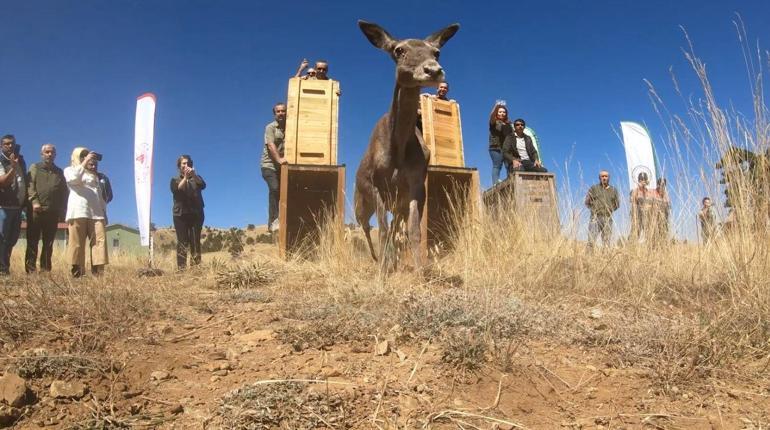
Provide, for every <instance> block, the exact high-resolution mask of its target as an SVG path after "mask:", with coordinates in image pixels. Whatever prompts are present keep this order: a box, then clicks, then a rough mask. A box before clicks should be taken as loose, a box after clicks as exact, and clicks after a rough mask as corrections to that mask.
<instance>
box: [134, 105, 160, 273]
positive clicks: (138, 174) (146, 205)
mask: <svg viewBox="0 0 770 430" xmlns="http://www.w3.org/2000/svg"><path fill="white" fill-rule="evenodd" d="M154 138H155V95H154V94H152V93H146V94H142V95H141V96H139V97H138V98H137V99H136V127H135V129H134V185H135V187H136V211H137V215H138V220H139V240H140V244H141V245H142V246H149V247H150V266H152V263H153V261H152V258H153V255H152V246H151V245H150V235H151V232H150V208H151V205H150V203H151V201H152V147H153V143H154Z"/></svg>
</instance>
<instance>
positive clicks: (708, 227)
mask: <svg viewBox="0 0 770 430" xmlns="http://www.w3.org/2000/svg"><path fill="white" fill-rule="evenodd" d="M701 204H702V205H703V206H702V207H701V209H700V211H698V222H699V224H700V234H701V237H702V238H703V243H704V244H708V243H709V242H711V241H712V240H713V239H714V236H715V235H716V230H717V219H716V215H714V208H713V206H712V205H711V199H710V198H708V197H704V198H703V200H702V201H701Z"/></svg>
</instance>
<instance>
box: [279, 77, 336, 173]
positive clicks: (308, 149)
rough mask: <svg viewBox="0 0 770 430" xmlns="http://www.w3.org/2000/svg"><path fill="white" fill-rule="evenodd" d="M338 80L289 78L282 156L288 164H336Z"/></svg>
mask: <svg viewBox="0 0 770 430" xmlns="http://www.w3.org/2000/svg"><path fill="white" fill-rule="evenodd" d="M339 88H340V87H339V82H337V81H334V80H331V79H329V80H306V79H300V78H291V79H289V91H288V95H287V97H286V139H285V142H284V157H285V158H286V160H288V162H289V164H313V165H327V166H333V165H336V164H337V134H338V130H337V128H338V115H339V109H338V106H339V96H338V95H337V94H338V92H339Z"/></svg>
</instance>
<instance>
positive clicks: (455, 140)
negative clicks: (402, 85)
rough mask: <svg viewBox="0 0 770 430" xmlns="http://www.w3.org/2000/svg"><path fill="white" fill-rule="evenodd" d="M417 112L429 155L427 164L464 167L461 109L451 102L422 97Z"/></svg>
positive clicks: (427, 96) (424, 95)
mask: <svg viewBox="0 0 770 430" xmlns="http://www.w3.org/2000/svg"><path fill="white" fill-rule="evenodd" d="M420 110H421V111H422V137H423V139H424V140H425V145H427V147H428V148H429V149H430V153H431V156H430V164H431V165H433V166H452V167H465V158H464V155H463V130H462V125H461V120H460V105H459V104H457V102H456V101H454V100H452V101H446V100H439V99H437V98H435V97H433V96H429V95H427V94H423V95H422V96H421V97H420Z"/></svg>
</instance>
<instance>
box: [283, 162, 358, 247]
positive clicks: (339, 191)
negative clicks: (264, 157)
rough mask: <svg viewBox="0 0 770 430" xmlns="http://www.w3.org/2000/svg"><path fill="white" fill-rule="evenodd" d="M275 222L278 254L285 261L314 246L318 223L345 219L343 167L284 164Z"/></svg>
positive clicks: (316, 240)
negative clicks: (331, 219) (295, 253)
mask: <svg viewBox="0 0 770 430" xmlns="http://www.w3.org/2000/svg"><path fill="white" fill-rule="evenodd" d="M279 207H280V212H279V214H278V220H279V222H280V229H279V230H278V246H279V253H280V255H281V257H282V258H286V257H287V256H289V255H291V254H292V253H294V252H296V251H299V250H301V249H309V248H310V247H312V246H313V245H315V244H317V243H318V233H319V227H320V226H321V223H324V222H327V221H328V217H330V216H333V217H335V218H334V220H335V221H336V222H339V223H342V222H343V219H344V217H345V166H344V165H342V166H314V165H297V164H284V165H283V166H281V195H280V204H279Z"/></svg>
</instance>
